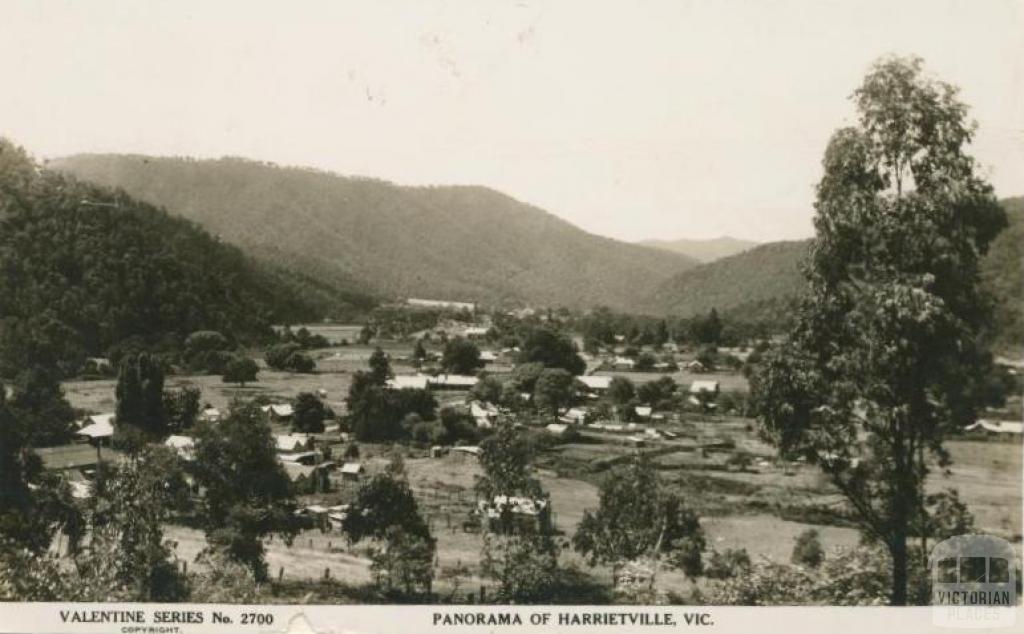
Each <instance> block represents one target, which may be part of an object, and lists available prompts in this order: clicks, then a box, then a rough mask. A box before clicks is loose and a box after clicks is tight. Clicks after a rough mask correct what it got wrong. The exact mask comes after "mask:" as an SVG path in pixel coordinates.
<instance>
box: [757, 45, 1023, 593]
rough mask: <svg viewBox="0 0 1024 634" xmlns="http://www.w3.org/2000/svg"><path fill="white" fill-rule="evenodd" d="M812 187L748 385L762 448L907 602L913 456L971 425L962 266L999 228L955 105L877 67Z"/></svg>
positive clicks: (946, 93) (934, 88)
mask: <svg viewBox="0 0 1024 634" xmlns="http://www.w3.org/2000/svg"><path fill="white" fill-rule="evenodd" d="M855 101H856V102H857V106H858V110H859V112H860V125H859V127H857V128H846V129H842V130H839V131H838V132H837V133H836V134H835V135H834V136H833V138H832V141H831V142H830V144H829V147H828V149H827V150H826V153H825V159H824V167H825V175H824V176H823V178H822V180H821V182H820V183H819V186H818V199H817V203H816V210H817V215H816V218H815V226H816V229H817V236H816V238H815V241H814V247H813V250H812V255H811V259H810V263H809V266H808V270H807V275H808V278H809V286H808V291H809V295H808V298H807V299H806V301H804V303H803V305H802V308H801V310H800V313H799V315H798V324H797V326H796V327H795V328H794V331H793V332H792V333H791V336H790V337H789V340H788V342H787V343H786V345H785V346H782V347H781V348H779V349H777V350H773V351H772V352H771V353H770V355H767V356H768V357H769V358H768V359H767V360H766V361H765V362H764V363H762V364H761V366H760V367H759V368H758V370H757V371H756V372H755V373H754V375H753V377H752V392H753V396H754V400H755V403H756V405H755V407H756V410H757V412H758V414H759V418H760V419H761V421H762V431H763V433H764V435H765V437H766V438H767V439H769V440H770V441H771V442H773V443H775V444H776V445H778V446H779V447H780V449H781V450H782V452H783V453H785V454H793V453H800V454H802V455H804V456H806V457H807V458H809V459H810V460H811V461H812V462H814V463H816V464H818V465H819V466H821V467H822V469H823V470H824V471H825V473H826V474H828V476H829V477H830V479H831V480H832V482H833V483H834V484H835V485H836V486H837V487H838V488H839V490H840V491H841V492H842V493H843V494H844V496H845V497H846V498H847V499H848V500H849V501H850V503H851V504H852V505H853V507H854V508H855V509H856V516H857V518H858V521H859V523H860V525H861V527H862V529H863V530H864V531H865V532H866V533H867V534H868V535H869V536H870V537H871V538H873V539H877V540H879V541H880V542H881V543H884V544H885V545H886V546H887V547H888V549H889V552H890V555H891V560H892V566H893V571H892V572H893V574H892V584H893V586H892V596H891V601H892V603H893V604H896V605H901V604H904V603H906V602H907V575H908V550H907V537H908V533H909V528H910V525H911V523H912V522H913V518H914V516H915V515H920V514H923V513H925V510H924V508H925V504H924V482H925V479H926V477H927V474H928V462H927V455H928V454H933V455H935V456H937V457H938V459H939V460H940V463H942V462H944V461H946V460H947V455H946V453H945V452H944V450H943V448H942V441H943V438H944V436H945V435H946V434H947V433H948V430H949V429H950V428H951V427H954V426H957V427H958V426H961V425H962V424H963V423H965V422H967V421H970V420H972V419H973V416H974V413H975V411H976V409H977V407H978V406H979V405H980V404H981V400H982V399H981V398H980V395H981V393H982V390H980V389H979V384H980V383H981V382H982V381H983V379H984V377H985V376H986V375H987V365H988V363H989V359H988V355H987V351H986V349H985V348H986V342H985V340H984V335H985V333H986V332H988V323H989V317H990V311H989V310H988V307H989V302H988V300H987V298H986V296H985V295H984V293H983V292H982V291H981V289H980V286H979V272H978V263H979V260H980V258H981V256H982V255H983V254H984V253H985V252H986V250H987V248H988V245H989V243H990V242H991V240H992V238H993V237H994V236H995V235H996V234H997V233H998V231H999V230H1000V229H1001V228H1002V227H1003V226H1004V225H1005V214H1004V213H1003V211H1002V210H1001V208H1000V207H999V206H998V204H997V203H996V201H995V198H994V197H993V195H992V191H991V187H990V186H989V185H987V184H986V183H984V182H983V181H982V180H980V179H979V178H978V177H977V176H976V175H975V173H974V164H973V161H972V159H970V157H968V156H966V155H965V154H964V153H963V148H964V146H965V145H966V144H967V143H968V142H969V141H970V139H971V136H972V130H973V128H972V127H971V126H969V125H968V124H967V123H965V121H964V118H965V112H966V107H965V106H964V105H963V104H962V103H960V102H959V101H958V100H957V98H956V89H955V88H953V87H952V86H949V85H948V84H943V83H940V82H936V81H933V80H929V79H926V78H925V77H924V75H923V73H922V69H921V61H920V60H918V59H910V60H904V59H899V58H888V59H884V60H882V61H880V62H879V63H878V64H876V65H875V66H874V67H873V69H872V70H871V72H870V73H869V74H868V76H867V77H866V78H865V80H864V83H863V84H862V86H861V87H860V88H859V89H858V90H857V91H856V93H855Z"/></svg>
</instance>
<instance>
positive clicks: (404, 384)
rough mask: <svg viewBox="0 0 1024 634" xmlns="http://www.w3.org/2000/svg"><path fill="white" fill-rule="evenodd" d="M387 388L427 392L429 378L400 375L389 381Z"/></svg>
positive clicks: (419, 375)
mask: <svg viewBox="0 0 1024 634" xmlns="http://www.w3.org/2000/svg"><path fill="white" fill-rule="evenodd" d="M387 386H388V387H390V388H391V389H393V390H402V389H405V388H412V389H416V390H425V389H427V377H426V375H423V374H400V375H398V376H396V377H395V378H393V379H388V382H387Z"/></svg>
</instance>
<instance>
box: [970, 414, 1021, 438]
mask: <svg viewBox="0 0 1024 634" xmlns="http://www.w3.org/2000/svg"><path fill="white" fill-rule="evenodd" d="M979 429H980V430H983V431H987V432H992V433H994V434H1021V433H1024V423H1020V422H1016V421H1011V420H986V419H984V418H981V419H978V420H977V421H976V422H974V423H971V424H970V425H968V426H967V427H964V431H975V430H979Z"/></svg>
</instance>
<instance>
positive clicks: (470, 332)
mask: <svg viewBox="0 0 1024 634" xmlns="http://www.w3.org/2000/svg"><path fill="white" fill-rule="evenodd" d="M488 332H490V329H489V328H484V327H482V326H469V327H468V328H466V329H465V330H463V331H462V335H463V336H464V337H466V338H467V339H483V338H484V337H486V336H487V333H488Z"/></svg>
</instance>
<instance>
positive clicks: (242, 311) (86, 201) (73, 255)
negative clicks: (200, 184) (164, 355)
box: [0, 139, 315, 377]
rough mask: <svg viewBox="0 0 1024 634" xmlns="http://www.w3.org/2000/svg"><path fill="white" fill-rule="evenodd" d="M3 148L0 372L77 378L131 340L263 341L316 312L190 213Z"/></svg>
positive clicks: (268, 269) (4, 145) (177, 342)
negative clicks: (39, 369)
mask: <svg viewBox="0 0 1024 634" xmlns="http://www.w3.org/2000/svg"><path fill="white" fill-rule="evenodd" d="M0 156H3V157H4V161H3V163H4V168H3V169H4V170H5V171H7V172H8V173H5V175H4V176H3V177H2V178H0V269H2V270H4V271H5V272H6V273H5V275H4V276H3V278H2V279H0V374H2V375H3V376H6V377H13V376H14V375H15V374H16V373H17V372H19V371H20V370H21V369H22V368H25V367H28V366H29V365H32V364H40V365H44V366H46V367H47V368H51V369H54V370H57V371H58V372H59V373H60V375H61V376H70V375H72V374H74V373H75V372H77V371H78V369H79V368H80V367H81V366H82V362H83V361H84V360H85V358H86V357H87V356H103V355H104V353H105V352H106V351H107V350H108V349H110V348H112V347H114V346H116V345H117V344H119V343H120V342H122V341H124V340H126V339H129V338H133V337H138V338H139V339H140V340H142V341H143V342H145V343H146V345H155V344H157V343H158V342H161V341H162V340H165V339H168V338H169V339H170V340H172V341H173V342H174V344H175V345H177V346H180V345H181V343H182V341H183V340H184V338H185V337H186V336H187V335H188V334H189V333H193V332H196V331H200V330H217V331H220V332H230V333H233V334H234V336H237V337H239V338H241V339H246V340H253V341H256V340H261V339H263V338H265V337H266V336H268V334H269V332H270V331H269V327H268V324H269V323H270V322H271V319H272V317H273V316H275V315H283V314H285V313H288V312H291V313H296V312H298V313H305V314H306V316H307V318H308V317H309V316H310V314H314V313H315V310H313V309H312V307H310V306H309V304H308V303H307V302H305V301H303V300H302V298H301V297H298V296H297V294H296V293H295V290H294V289H293V288H292V287H291V286H290V284H289V283H288V282H286V281H284V280H282V279H280V278H279V276H278V275H276V273H274V272H272V270H271V269H272V267H270V266H265V265H259V264H256V263H254V262H253V261H252V260H250V259H249V258H247V257H245V256H244V255H242V253H241V252H240V251H239V250H238V249H236V248H234V247H231V246H228V245H227V244H225V243H222V242H221V241H219V240H218V239H216V238H214V237H213V236H211V235H209V234H208V233H206V232H205V231H203V230H201V229H199V228H198V227H197V226H196V225H194V224H193V223H191V222H189V221H187V220H183V219H180V218H175V217H172V216H170V215H169V214H167V213H166V212H164V211H162V210H160V209H158V208H156V207H154V206H151V205H149V204H146V203H143V202H140V201H138V200H135V199H132V198H130V197H129V196H128V195H127V194H125V193H123V192H115V191H111V190H108V189H104V188H101V187H97V186H94V185H89V184H85V183H79V182H77V181H75V180H73V179H71V178H68V177H66V176H62V175H59V174H56V173H53V172H51V171H48V170H37V169H36V166H35V165H34V164H33V163H32V161H31V159H29V157H28V156H27V155H26V154H25V153H24V151H22V150H21V149H20V148H16V147H15V146H13V145H12V144H11V143H10V142H8V141H7V140H4V139H0ZM14 174H20V175H21V176H14ZM8 175H11V176H12V177H8Z"/></svg>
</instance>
